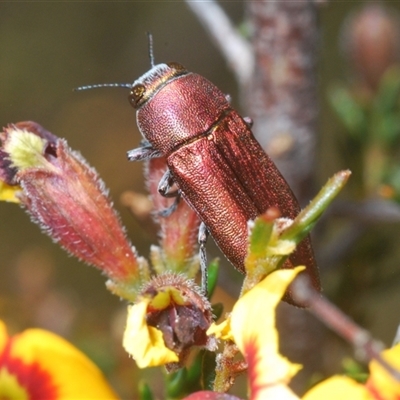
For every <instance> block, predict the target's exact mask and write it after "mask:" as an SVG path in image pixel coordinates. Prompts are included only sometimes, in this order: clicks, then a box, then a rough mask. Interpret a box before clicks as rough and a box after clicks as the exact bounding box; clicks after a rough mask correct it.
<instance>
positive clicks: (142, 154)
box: [127, 141, 162, 161]
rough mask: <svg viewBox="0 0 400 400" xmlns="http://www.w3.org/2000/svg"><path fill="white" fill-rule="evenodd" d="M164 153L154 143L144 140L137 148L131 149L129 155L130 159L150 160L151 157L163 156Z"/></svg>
mask: <svg viewBox="0 0 400 400" xmlns="http://www.w3.org/2000/svg"><path fill="white" fill-rule="evenodd" d="M161 156H162V153H161V152H160V151H158V150H156V149H155V148H154V147H152V145H151V144H150V143H149V142H147V141H143V142H142V143H141V144H140V147H138V148H137V149H133V150H129V151H128V152H127V157H128V160H129V161H141V160H150V159H151V158H158V157H161Z"/></svg>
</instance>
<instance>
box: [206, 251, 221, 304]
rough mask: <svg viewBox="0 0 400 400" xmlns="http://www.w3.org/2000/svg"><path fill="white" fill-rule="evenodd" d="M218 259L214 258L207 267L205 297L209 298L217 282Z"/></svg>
mask: <svg viewBox="0 0 400 400" xmlns="http://www.w3.org/2000/svg"><path fill="white" fill-rule="evenodd" d="M218 272H219V259H218V258H214V260H212V261H211V262H210V264H209V265H208V267H207V289H208V293H207V297H208V299H211V297H212V295H213V293H214V290H215V288H216V287H217V282H218Z"/></svg>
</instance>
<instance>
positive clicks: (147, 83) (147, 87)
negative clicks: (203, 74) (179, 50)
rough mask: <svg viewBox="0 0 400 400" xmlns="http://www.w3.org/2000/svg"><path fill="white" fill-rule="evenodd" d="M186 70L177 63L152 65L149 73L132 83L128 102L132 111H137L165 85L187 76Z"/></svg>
mask: <svg viewBox="0 0 400 400" xmlns="http://www.w3.org/2000/svg"><path fill="white" fill-rule="evenodd" d="M188 73H189V72H188V70H187V69H186V68H185V67H184V66H182V65H181V64H179V63H176V62H169V63H167V64H157V65H154V66H153V67H152V68H151V69H150V70H149V71H147V72H146V73H145V74H143V75H142V76H141V77H140V78H138V79H137V80H136V81H135V82H133V85H132V88H131V91H130V94H129V101H130V103H131V105H132V107H133V108H134V109H136V110H137V109H139V108H140V107H141V106H142V105H143V104H144V103H146V101H147V100H149V99H150V98H151V97H153V96H154V95H155V94H156V93H157V92H158V91H159V90H160V89H161V88H163V87H164V86H165V85H166V84H168V83H169V82H171V81H172V80H174V79H176V78H177V77H179V76H182V75H186V74H188Z"/></svg>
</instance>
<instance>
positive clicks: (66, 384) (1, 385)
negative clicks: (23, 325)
mask: <svg viewBox="0 0 400 400" xmlns="http://www.w3.org/2000/svg"><path fill="white" fill-rule="evenodd" d="M0 398H1V399H10V400H13V399H15V400H17V399H54V400H61V399H88V400H89V399H94V400H97V399H107V400H111V399H117V398H118V397H117V396H116V394H115V393H114V391H113V390H112V388H111V387H110V386H109V385H108V383H107V382H106V380H105V378H104V376H103V374H102V373H101V371H100V370H99V369H98V368H97V366H96V365H95V364H93V363H92V361H90V360H89V359H88V358H87V357H86V356H85V355H84V354H83V353H81V352H80V351H79V350H78V349H76V348H75V347H74V346H72V345H71V344H70V343H68V342H67V341H66V340H64V339H62V338H61V337H59V336H57V335H55V334H53V333H51V332H48V331H45V330H42V329H27V330H26V331H24V332H22V333H20V334H17V335H15V336H13V337H9V336H8V335H7V331H6V327H5V325H4V323H3V322H2V321H0Z"/></svg>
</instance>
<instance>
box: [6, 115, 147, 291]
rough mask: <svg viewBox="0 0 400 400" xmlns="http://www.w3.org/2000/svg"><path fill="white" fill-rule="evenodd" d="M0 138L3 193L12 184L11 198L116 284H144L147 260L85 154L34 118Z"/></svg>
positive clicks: (65, 244) (8, 128)
mask: <svg viewBox="0 0 400 400" xmlns="http://www.w3.org/2000/svg"><path fill="white" fill-rule="evenodd" d="M0 140H1V146H0V181H2V183H3V186H0V198H1V197H2V196H1V192H4V191H5V190H9V189H10V188H11V190H13V193H14V196H13V197H12V198H11V199H9V200H12V201H19V202H20V203H21V205H23V206H24V207H25V208H26V210H27V211H28V213H29V214H30V215H31V217H32V219H33V220H34V222H36V223H38V224H39V225H40V227H41V228H42V230H43V231H44V232H45V233H47V234H48V235H49V236H50V237H51V238H52V239H53V240H55V241H56V242H58V243H59V244H60V245H61V246H62V247H63V248H64V249H66V250H67V251H68V252H70V253H71V254H73V255H74V256H76V257H78V258H79V259H81V260H83V261H86V262H87V263H89V264H91V265H94V266H96V267H97V268H99V269H100V270H102V271H103V272H104V273H105V274H106V275H107V276H108V277H109V278H111V279H112V280H113V281H114V283H116V284H123V285H127V284H132V285H137V286H138V285H140V283H141V282H140V279H141V274H142V273H143V271H145V270H146V269H145V268H144V267H145V265H146V263H145V261H144V260H143V259H141V258H140V257H137V255H136V252H135V250H134V249H133V248H132V246H131V244H130V243H129V241H128V240H127V238H126V235H125V232H124V228H123V227H122V226H121V224H120V221H119V218H118V216H117V214H116V212H115V210H114V209H113V207H112V204H111V202H110V200H109V198H108V195H107V190H106V189H105V186H104V183H103V182H102V181H101V179H100V178H99V176H98V174H97V173H96V171H95V170H94V169H93V168H91V167H90V166H89V165H88V164H87V163H86V161H85V160H84V159H83V158H82V156H81V155H80V154H79V153H77V152H75V151H72V150H71V149H70V148H69V147H68V145H67V142H66V141H65V140H63V139H58V138H57V137H56V136H54V135H53V134H51V133H50V132H47V131H46V130H45V129H43V128H42V127H41V126H40V125H38V124H36V123H34V122H22V123H21V122H20V123H17V124H13V125H9V126H8V127H7V128H5V129H4V130H3V132H2V133H0ZM4 197H5V196H4V193H3V198H4Z"/></svg>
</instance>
